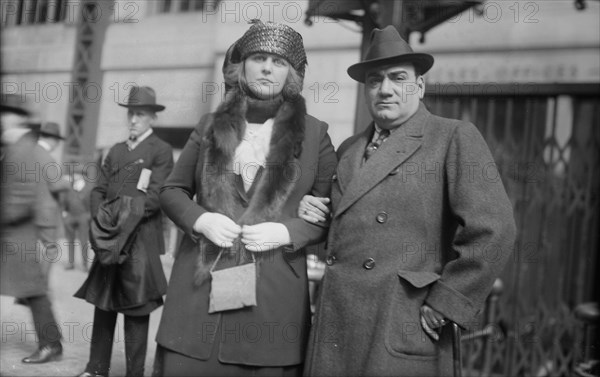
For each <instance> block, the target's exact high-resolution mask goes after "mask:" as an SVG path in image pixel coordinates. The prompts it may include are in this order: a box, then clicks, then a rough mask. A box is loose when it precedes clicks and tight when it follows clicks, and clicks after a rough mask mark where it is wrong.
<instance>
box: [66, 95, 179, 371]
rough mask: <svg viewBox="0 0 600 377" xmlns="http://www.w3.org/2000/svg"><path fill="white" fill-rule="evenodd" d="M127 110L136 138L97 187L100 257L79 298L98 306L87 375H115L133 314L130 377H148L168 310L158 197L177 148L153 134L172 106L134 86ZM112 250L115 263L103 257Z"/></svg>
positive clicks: (94, 238)
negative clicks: (120, 324)
mask: <svg viewBox="0 0 600 377" xmlns="http://www.w3.org/2000/svg"><path fill="white" fill-rule="evenodd" d="M119 105H120V106H123V107H125V108H127V119H128V121H127V128H128V129H129V139H128V140H127V141H125V142H121V143H117V144H116V145H115V146H113V147H112V148H111V149H110V151H109V152H108V155H107V156H106V158H105V159H104V163H103V165H102V168H101V172H100V176H99V179H98V182H97V184H96V186H95V187H94V188H93V189H92V192H91V198H90V203H91V216H92V232H91V242H92V248H93V249H94V252H95V253H96V257H95V259H94V262H93V264H92V267H91V268H90V272H89V275H88V278H87V280H86V281H85V283H84V284H83V286H82V287H81V288H80V289H79V291H77V293H76V294H75V296H76V297H79V298H82V299H85V300H86V301H88V302H90V303H92V304H94V305H95V309H94V325H93V330H92V342H91V346H90V358H89V361H88V363H87V366H86V367H85V371H84V372H83V373H82V374H81V376H107V375H108V374H109V371H110V359H111V353H112V346H113V336H114V330H115V325H116V321H117V314H118V313H122V314H123V315H124V316H125V358H126V365H127V372H126V373H127V376H142V375H143V374H144V362H145V358H146V348H147V347H146V346H147V340H148V324H149V320H150V313H151V312H152V311H154V310H155V309H156V308H158V307H159V306H161V305H162V304H163V299H162V296H163V295H164V294H165V292H166V285H167V282H166V278H165V275H164V272H163V268H162V264H161V260H160V254H164V252H165V245H164V237H163V229H162V223H163V222H162V215H161V210H160V206H159V198H158V195H159V189H160V187H161V186H162V184H163V183H164V181H165V179H166V177H167V175H168V174H169V173H170V171H171V169H172V168H173V150H172V148H171V146H170V145H169V144H167V143H165V142H164V141H163V140H161V139H160V138H159V137H158V136H157V135H156V134H155V133H153V131H152V126H154V125H155V124H156V121H157V115H156V113H157V112H159V111H162V110H164V109H165V107H164V106H162V105H159V104H157V103H156V94H155V92H154V90H153V89H152V88H150V87H147V86H135V87H133V88H132V89H131V91H130V93H129V96H128V102H127V103H124V104H119ZM107 216H108V217H107ZM112 220H115V222H116V224H114V223H111V221H112ZM111 243H112V244H111ZM107 244H108V246H107ZM111 245H112V246H111ZM112 247H117V249H116V250H114V251H115V252H116V253H117V255H115V258H116V259H115V260H112V258H108V259H107V258H106V257H105V255H104V253H103V251H104V250H105V249H106V248H108V250H107V251H108V252H110V251H111V248H112ZM119 253H120V254H119ZM123 253H125V254H123Z"/></svg>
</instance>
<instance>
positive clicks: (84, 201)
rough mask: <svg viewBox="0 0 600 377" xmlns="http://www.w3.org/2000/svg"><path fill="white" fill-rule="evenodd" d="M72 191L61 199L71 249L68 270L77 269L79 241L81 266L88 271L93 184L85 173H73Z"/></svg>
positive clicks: (66, 233)
mask: <svg viewBox="0 0 600 377" xmlns="http://www.w3.org/2000/svg"><path fill="white" fill-rule="evenodd" d="M72 181H73V183H72V189H71V190H69V191H67V192H66V193H65V194H64V195H62V197H61V203H62V208H63V222H64V225H65V235H66V238H67V243H68V247H69V261H68V263H67V266H66V267H65V269H66V270H73V269H74V268H75V246H76V240H79V245H80V248H81V265H82V268H83V270H84V271H86V272H87V270H88V257H89V256H88V247H89V246H88V240H89V238H88V234H89V231H90V194H91V191H92V188H93V187H94V186H93V182H91V181H90V180H89V178H88V177H86V176H85V172H84V171H83V170H82V171H78V172H73V176H72Z"/></svg>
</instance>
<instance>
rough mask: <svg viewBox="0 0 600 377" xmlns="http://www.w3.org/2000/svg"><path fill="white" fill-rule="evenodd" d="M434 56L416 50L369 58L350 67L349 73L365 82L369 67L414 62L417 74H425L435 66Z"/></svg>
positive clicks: (359, 80) (357, 79)
mask: <svg viewBox="0 0 600 377" xmlns="http://www.w3.org/2000/svg"><path fill="white" fill-rule="evenodd" d="M433 62H434V59H433V56H431V55H429V54H425V53H420V52H415V53H410V54H402V55H397V56H390V57H385V58H379V59H372V60H367V61H364V62H360V63H356V64H353V65H351V66H350V67H348V70H347V72H348V75H349V76H350V77H352V78H353V79H354V80H356V81H358V82H363V83H364V82H365V78H366V77H365V75H366V73H367V71H368V70H369V69H373V68H376V67H381V66H386V65H390V64H400V63H412V64H413V65H414V66H415V70H416V71H417V74H419V75H423V74H425V73H426V72H427V71H429V70H430V69H431V67H432V66H433Z"/></svg>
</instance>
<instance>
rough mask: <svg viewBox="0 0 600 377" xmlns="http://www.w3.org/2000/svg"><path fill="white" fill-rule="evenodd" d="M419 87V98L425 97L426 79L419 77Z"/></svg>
mask: <svg viewBox="0 0 600 377" xmlns="http://www.w3.org/2000/svg"><path fill="white" fill-rule="evenodd" d="M417 86H418V87H419V98H420V99H423V97H425V78H424V77H423V76H419V77H417Z"/></svg>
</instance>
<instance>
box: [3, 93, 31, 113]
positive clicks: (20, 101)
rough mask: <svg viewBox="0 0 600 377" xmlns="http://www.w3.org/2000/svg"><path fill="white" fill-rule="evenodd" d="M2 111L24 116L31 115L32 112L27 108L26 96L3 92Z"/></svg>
mask: <svg viewBox="0 0 600 377" xmlns="http://www.w3.org/2000/svg"><path fill="white" fill-rule="evenodd" d="M0 111H2V112H6V113H14V114H19V115H24V116H29V115H31V112H30V111H29V110H28V109H27V102H26V101H25V96H22V95H19V94H2V103H1V107H0Z"/></svg>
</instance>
